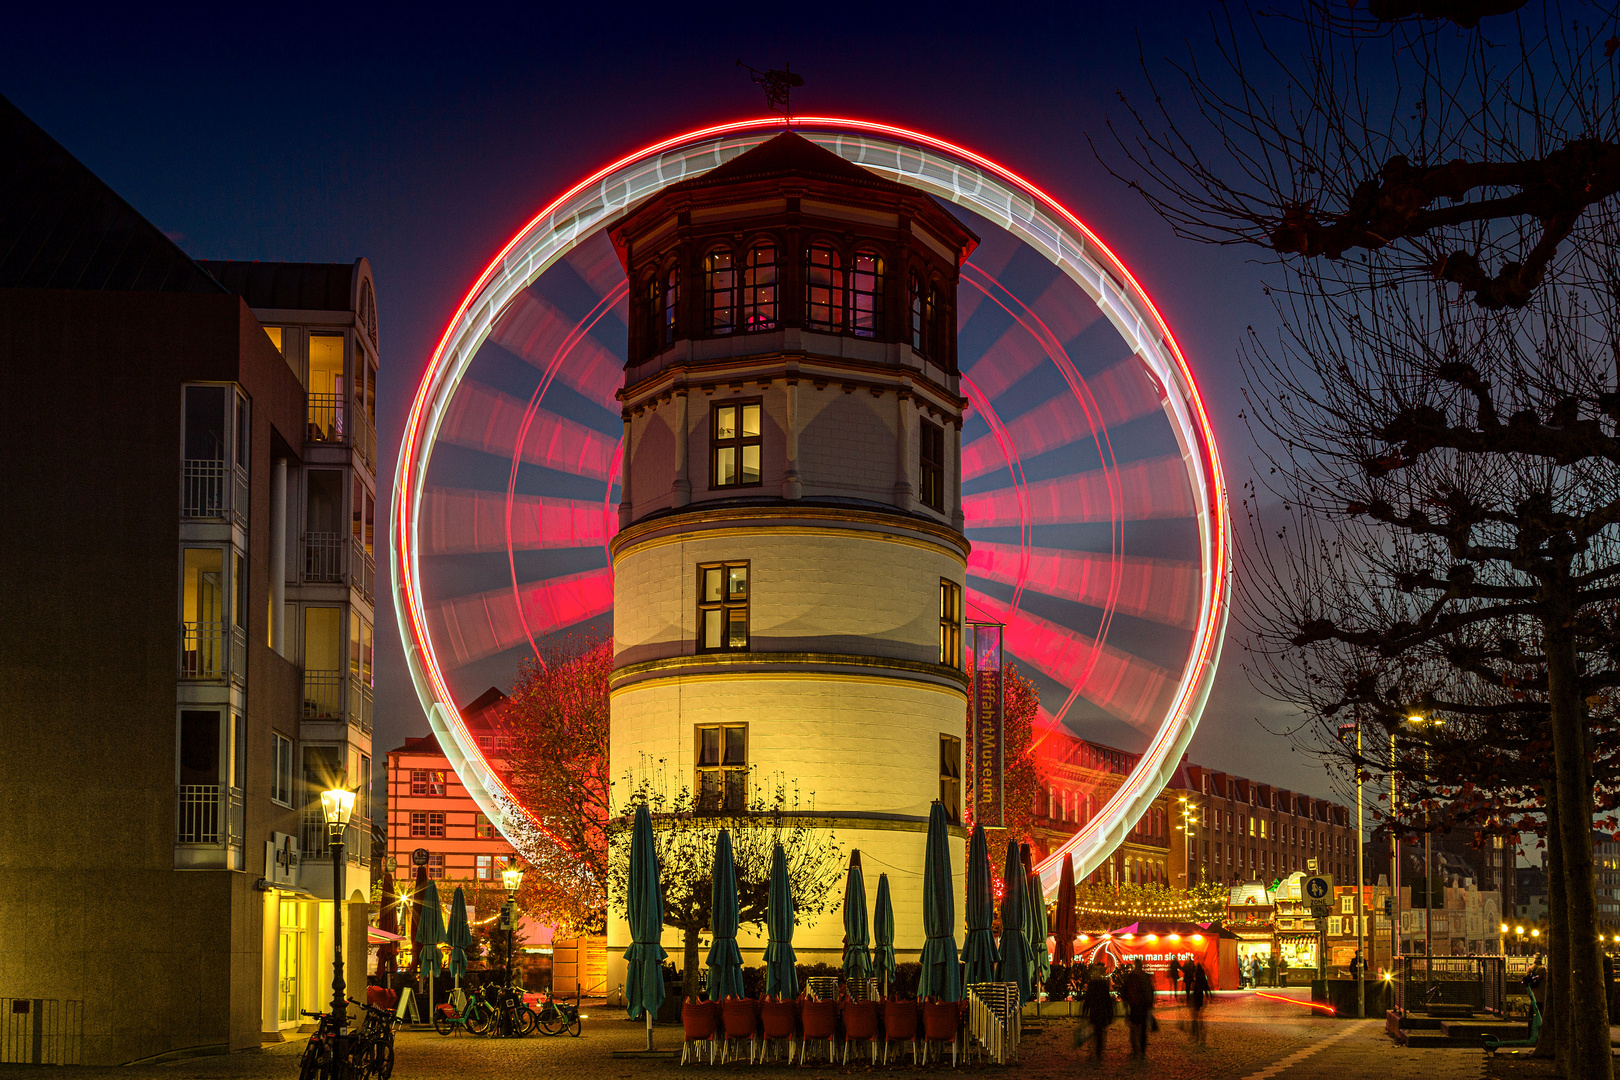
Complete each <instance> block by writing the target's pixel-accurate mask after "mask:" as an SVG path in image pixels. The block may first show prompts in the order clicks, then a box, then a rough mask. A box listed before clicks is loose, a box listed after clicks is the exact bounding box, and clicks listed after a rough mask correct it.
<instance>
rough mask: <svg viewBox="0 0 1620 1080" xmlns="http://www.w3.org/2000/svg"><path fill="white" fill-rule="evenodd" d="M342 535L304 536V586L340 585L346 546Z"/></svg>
mask: <svg viewBox="0 0 1620 1080" xmlns="http://www.w3.org/2000/svg"><path fill="white" fill-rule="evenodd" d="M346 539H347V538H346V537H345V536H344V535H343V534H342V533H319V532H312V533H305V534H304V582H305V583H306V584H342V583H343V582H344V581H345V580H346V579H345V576H344V566H343V555H344V552H345V551H346V550H347V548H348V545H347V544H346V543H345V540H346Z"/></svg>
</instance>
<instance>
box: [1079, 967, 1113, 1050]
mask: <svg viewBox="0 0 1620 1080" xmlns="http://www.w3.org/2000/svg"><path fill="white" fill-rule="evenodd" d="M1081 1009H1082V1011H1083V1012H1084V1013H1085V1014H1086V1019H1087V1020H1090V1021H1091V1060H1092V1061H1095V1062H1096V1063H1097V1064H1098V1065H1101V1064H1102V1060H1103V1051H1104V1050H1106V1049H1107V1047H1108V1025H1109V1024H1112V1023H1113V1022H1114V995H1113V994H1112V993H1110V992H1109V989H1108V979H1107V978H1106V977H1104V975H1103V972H1102V968H1101V967H1100V966H1099V967H1098V968H1097V969H1096V970H1094V971H1093V972H1092V973H1091V981H1090V982H1089V983H1087V984H1086V996H1085V998H1084V1000H1083V1003H1082V1005H1081Z"/></svg>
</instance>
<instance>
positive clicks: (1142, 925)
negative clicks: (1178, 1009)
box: [1075, 922, 1238, 990]
mask: <svg viewBox="0 0 1620 1080" xmlns="http://www.w3.org/2000/svg"><path fill="white" fill-rule="evenodd" d="M1075 955H1076V956H1077V957H1078V958H1080V959H1082V960H1084V961H1085V962H1086V963H1088V964H1101V965H1103V968H1104V969H1105V970H1107V971H1109V972H1112V971H1113V970H1114V968H1115V967H1117V966H1118V965H1120V964H1130V963H1134V962H1135V961H1136V960H1138V959H1140V960H1141V961H1142V966H1143V967H1145V968H1146V969H1147V970H1148V972H1149V973H1150V974H1152V976H1153V985H1154V986H1155V987H1157V988H1158V989H1160V990H1169V989H1170V960H1171V958H1172V957H1179V958H1180V960H1181V962H1182V963H1183V964H1186V963H1188V962H1189V961H1190V962H1192V963H1196V964H1199V965H1201V966H1202V967H1203V969H1204V972H1205V973H1206V974H1207V975H1208V976H1209V985H1210V989H1212V990H1236V989H1237V988H1238V966H1237V937H1236V935H1234V934H1231V933H1229V932H1227V931H1224V930H1220V929H1214V930H1211V929H1210V928H1209V924H1208V923H1187V922H1134V923H1131V924H1130V925H1129V926H1122V927H1120V928H1119V929H1117V930H1110V931H1108V932H1107V933H1104V934H1081V935H1080V937H1079V940H1078V941H1076V943H1075Z"/></svg>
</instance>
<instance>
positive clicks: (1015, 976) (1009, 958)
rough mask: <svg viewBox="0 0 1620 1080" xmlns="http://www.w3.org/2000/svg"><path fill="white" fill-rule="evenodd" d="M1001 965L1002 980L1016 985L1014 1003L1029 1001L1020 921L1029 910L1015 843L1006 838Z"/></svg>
mask: <svg viewBox="0 0 1620 1080" xmlns="http://www.w3.org/2000/svg"><path fill="white" fill-rule="evenodd" d="M1001 880H1002V884H1003V885H1004V886H1005V891H1004V892H1003V893H1002V894H1001V967H1000V973H999V974H1000V978H1001V981H1002V982H1004V983H1017V984H1018V1003H1019V1005H1022V1004H1023V1003H1024V1002H1026V1001H1028V1000H1029V966H1030V963H1029V940H1028V938H1026V937H1025V936H1024V920H1025V919H1026V918H1027V917H1028V915H1029V911H1028V908H1027V906H1026V905H1025V903H1024V864H1023V862H1021V861H1020V860H1019V858H1018V842H1017V841H1016V840H1009V841H1007V863H1006V866H1005V867H1004V868H1003V870H1002V878H1001Z"/></svg>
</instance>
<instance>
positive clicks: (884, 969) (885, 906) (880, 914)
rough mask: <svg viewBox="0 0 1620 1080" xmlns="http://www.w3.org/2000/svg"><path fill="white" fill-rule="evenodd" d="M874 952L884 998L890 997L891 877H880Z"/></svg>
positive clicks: (874, 906) (891, 950)
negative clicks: (881, 980)
mask: <svg viewBox="0 0 1620 1080" xmlns="http://www.w3.org/2000/svg"><path fill="white" fill-rule="evenodd" d="M872 940H873V942H874V943H875V944H874V948H873V949H872V952H873V954H874V956H873V959H874V960H875V961H876V963H877V970H878V972H879V973H880V974H882V976H883V996H884V997H888V996H889V983H891V982H893V981H894V902H893V901H892V900H890V899H889V875H888V874H879V875H878V891H877V900H876V901H875V902H874V903H873V905H872Z"/></svg>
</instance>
